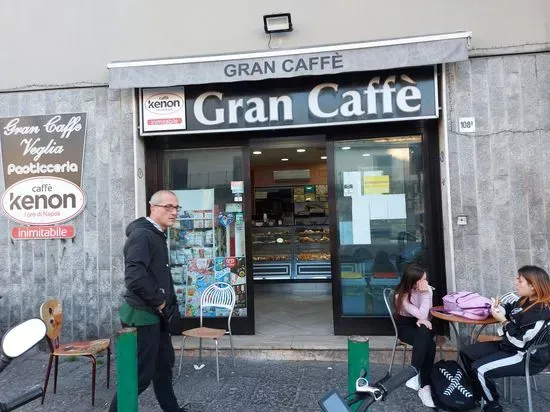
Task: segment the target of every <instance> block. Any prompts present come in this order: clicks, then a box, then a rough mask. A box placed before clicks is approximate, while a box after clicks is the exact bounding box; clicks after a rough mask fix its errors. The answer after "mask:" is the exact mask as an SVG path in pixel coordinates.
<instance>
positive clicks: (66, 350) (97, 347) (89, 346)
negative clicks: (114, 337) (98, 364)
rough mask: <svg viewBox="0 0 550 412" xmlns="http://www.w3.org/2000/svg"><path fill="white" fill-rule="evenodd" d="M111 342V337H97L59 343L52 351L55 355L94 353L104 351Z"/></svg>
mask: <svg viewBox="0 0 550 412" xmlns="http://www.w3.org/2000/svg"><path fill="white" fill-rule="evenodd" d="M110 344H111V339H97V340H90V341H81V342H71V343H65V344H60V345H59V347H58V348H57V349H55V351H54V352H53V354H54V355H56V356H81V355H95V354H97V353H99V352H101V351H104V350H105V349H107V348H108V347H109V345H110Z"/></svg>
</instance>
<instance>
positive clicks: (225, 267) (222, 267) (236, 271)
mask: <svg viewBox="0 0 550 412" xmlns="http://www.w3.org/2000/svg"><path fill="white" fill-rule="evenodd" d="M215 267H216V272H215V278H216V282H226V283H229V284H230V285H231V286H233V289H234V290H235V309H234V311H233V316H246V260H245V258H244V257H242V256H241V257H228V258H216V264H215ZM226 315H227V314H221V312H220V313H219V314H218V316H226Z"/></svg>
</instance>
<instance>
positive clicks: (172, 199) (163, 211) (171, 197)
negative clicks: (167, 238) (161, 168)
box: [149, 190, 179, 230]
mask: <svg viewBox="0 0 550 412" xmlns="http://www.w3.org/2000/svg"><path fill="white" fill-rule="evenodd" d="M149 204H150V205H151V214H150V215H149V217H150V218H151V219H153V220H154V221H155V222H156V223H157V224H158V225H159V226H160V227H161V228H162V229H163V230H166V229H167V228H169V227H170V226H172V225H173V224H174V223H176V219H177V216H178V209H179V202H178V197H177V196H176V194H175V193H174V192H172V191H171V190H159V191H158V192H156V193H155V194H153V196H151V200H149Z"/></svg>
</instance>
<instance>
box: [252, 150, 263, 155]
mask: <svg viewBox="0 0 550 412" xmlns="http://www.w3.org/2000/svg"><path fill="white" fill-rule="evenodd" d="M252 154H262V152H260V151H259V150H254V151H253V152H252Z"/></svg>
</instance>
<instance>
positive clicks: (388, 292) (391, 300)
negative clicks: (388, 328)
mask: <svg viewBox="0 0 550 412" xmlns="http://www.w3.org/2000/svg"><path fill="white" fill-rule="evenodd" d="M384 303H385V304H386V308H387V309H388V313H389V315H390V319H391V323H392V324H393V330H394V331H395V336H396V337H397V325H396V324H395V317H396V315H397V314H396V312H395V290H393V289H392V288H385V289H384Z"/></svg>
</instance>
